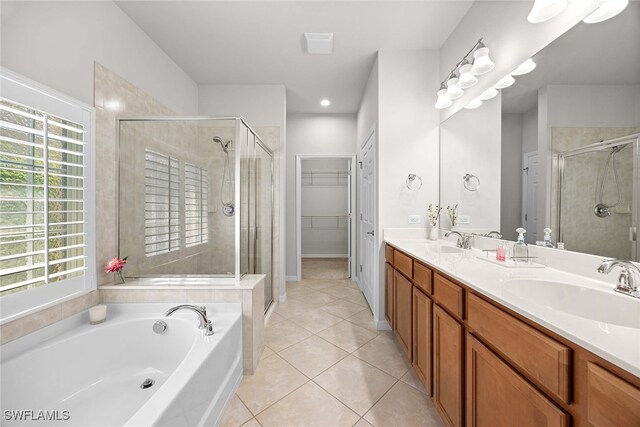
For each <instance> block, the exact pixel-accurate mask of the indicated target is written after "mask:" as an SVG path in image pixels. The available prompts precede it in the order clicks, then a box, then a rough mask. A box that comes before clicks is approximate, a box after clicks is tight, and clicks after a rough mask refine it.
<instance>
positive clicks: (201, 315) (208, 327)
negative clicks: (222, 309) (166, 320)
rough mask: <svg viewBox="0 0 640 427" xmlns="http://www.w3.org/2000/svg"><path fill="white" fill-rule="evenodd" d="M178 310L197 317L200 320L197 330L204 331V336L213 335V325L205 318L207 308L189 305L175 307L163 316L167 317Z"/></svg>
mask: <svg viewBox="0 0 640 427" xmlns="http://www.w3.org/2000/svg"><path fill="white" fill-rule="evenodd" d="M178 310H191V311H193V312H195V313H196V314H197V315H198V319H199V320H200V324H199V325H198V329H204V334H205V335H206V336H210V335H213V324H212V323H211V320H209V318H208V317H207V308H206V307H205V306H200V307H198V306H197V305H191V304H181V305H176V306H175V307H173V308H170V309H169V310H167V312H166V313H165V314H164V317H169V316H171V315H172V314H173V313H175V312H176V311H178Z"/></svg>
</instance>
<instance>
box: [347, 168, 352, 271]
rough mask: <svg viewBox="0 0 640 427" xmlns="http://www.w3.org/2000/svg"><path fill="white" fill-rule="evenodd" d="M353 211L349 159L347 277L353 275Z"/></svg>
mask: <svg viewBox="0 0 640 427" xmlns="http://www.w3.org/2000/svg"><path fill="white" fill-rule="evenodd" d="M351 211H352V207H351V159H349V160H347V254H348V255H347V257H348V258H347V259H348V265H349V268H348V273H347V277H349V278H351V277H352V276H353V272H352V271H351V257H352V256H353V254H352V253H351V221H352V219H351V218H352V217H353V215H352V214H351Z"/></svg>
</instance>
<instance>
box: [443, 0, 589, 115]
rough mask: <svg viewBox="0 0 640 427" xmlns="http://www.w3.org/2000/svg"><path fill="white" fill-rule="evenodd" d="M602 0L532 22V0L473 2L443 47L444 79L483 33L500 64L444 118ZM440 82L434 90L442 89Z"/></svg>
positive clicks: (575, 4) (585, 2)
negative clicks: (544, 19)
mask: <svg viewBox="0 0 640 427" xmlns="http://www.w3.org/2000/svg"><path fill="white" fill-rule="evenodd" d="M600 2H601V0H580V1H570V2H569V4H568V6H567V8H566V9H565V10H564V11H563V12H562V13H561V14H560V15H558V16H556V17H555V18H553V19H551V20H549V21H546V22H543V23H540V24H530V23H529V22H528V21H527V15H528V14H529V12H530V11H531V6H532V4H533V2H531V1H477V2H475V3H474V4H473V6H471V8H470V9H469V11H468V12H467V14H466V15H465V16H464V18H463V19H462V21H460V24H459V25H458V26H457V27H456V29H455V30H454V31H453V33H452V34H451V36H450V37H449V38H448V39H447V41H446V42H445V44H444V45H443V46H442V49H441V50H440V64H441V65H440V80H439V81H441V80H443V79H444V78H445V77H446V76H447V75H448V74H449V71H450V70H451V67H453V66H454V65H455V64H456V63H458V61H460V60H461V59H462V55H464V54H465V53H466V52H468V51H469V49H471V47H473V45H474V43H475V42H476V41H478V39H479V38H480V37H484V41H485V44H486V45H487V47H489V49H490V55H491V58H492V59H493V61H494V62H495V63H496V67H495V68H494V69H493V70H492V71H490V72H489V73H487V74H485V75H483V76H481V77H480V78H479V83H478V84H477V85H475V86H474V87H472V88H470V89H468V90H466V91H465V94H464V96H462V97H461V98H459V99H457V100H456V101H455V102H454V105H453V106H452V107H450V108H446V109H444V110H442V112H441V117H442V120H443V121H444V120H446V119H447V118H448V117H451V116H452V115H453V114H454V113H455V112H457V111H459V110H460V109H461V108H462V107H463V106H464V105H466V104H467V103H468V102H469V101H470V100H472V99H474V98H476V97H477V96H478V95H480V94H481V93H482V92H483V91H485V90H486V89H488V88H489V87H490V86H493V85H494V84H495V83H496V82H497V81H498V80H500V78H502V77H503V76H505V75H506V74H508V73H510V72H511V71H513V69H514V68H515V67H516V66H518V65H519V64H521V63H522V62H523V61H524V60H525V59H527V58H530V57H531V56H533V55H534V54H535V53H537V52H538V51H540V50H541V49H542V48H544V47H545V46H547V45H548V44H549V43H550V42H551V41H553V40H555V39H556V38H557V37H559V36H560V35H562V34H563V33H564V32H565V31H567V30H568V29H569V28H571V27H573V26H574V25H575V24H576V23H578V22H579V21H580V20H582V19H583V18H584V17H585V16H587V15H588V14H589V13H590V12H592V11H593V10H595V8H596V7H597V6H598V5H599V3H600ZM438 87H439V82H438V83H437V84H436V85H434V86H433V87H432V88H431V90H432V91H433V92H434V93H435V92H436V91H437V90H438Z"/></svg>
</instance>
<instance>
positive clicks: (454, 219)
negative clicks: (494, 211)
mask: <svg viewBox="0 0 640 427" xmlns="http://www.w3.org/2000/svg"><path fill="white" fill-rule="evenodd" d="M447 211H448V212H449V218H451V226H452V227H455V226H456V225H457V224H458V205H455V206H454V207H450V206H447Z"/></svg>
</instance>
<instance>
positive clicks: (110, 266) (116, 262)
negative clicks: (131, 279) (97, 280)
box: [104, 256, 129, 283]
mask: <svg viewBox="0 0 640 427" xmlns="http://www.w3.org/2000/svg"><path fill="white" fill-rule="evenodd" d="M127 258H129V257H128V256H126V257H124V258H118V257H115V258H113V259H112V260H110V261H109V262H107V263H106V264H105V265H104V272H105V273H116V274H117V275H118V277H119V278H120V281H121V282H122V283H124V275H123V274H122V270H123V269H124V266H125V264H126V263H127Z"/></svg>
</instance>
